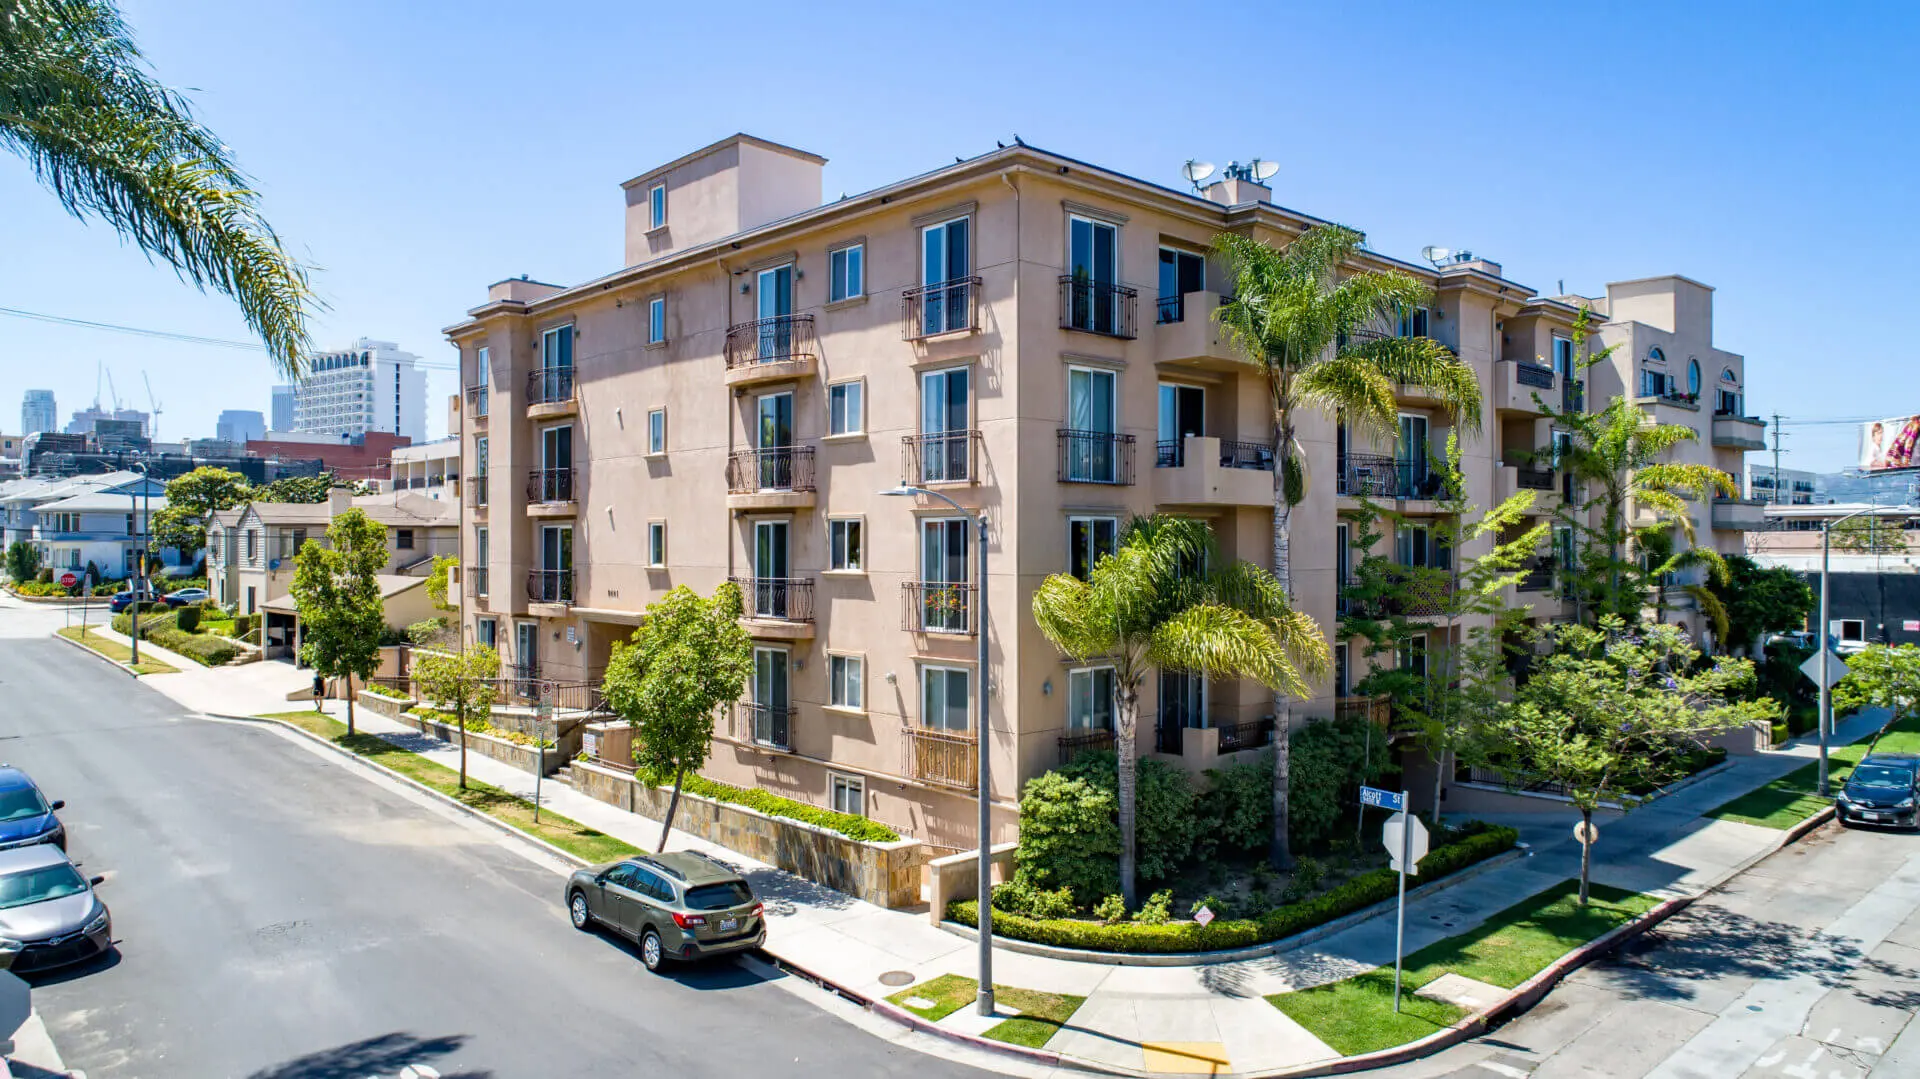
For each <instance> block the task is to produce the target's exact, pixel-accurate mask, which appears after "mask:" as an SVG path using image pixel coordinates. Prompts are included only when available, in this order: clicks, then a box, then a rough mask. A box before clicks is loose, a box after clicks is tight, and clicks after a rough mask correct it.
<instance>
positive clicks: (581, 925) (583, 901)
mask: <svg viewBox="0 0 1920 1079" xmlns="http://www.w3.org/2000/svg"><path fill="white" fill-rule="evenodd" d="M567 917H569V918H570V919H572V920H573V927H574V928H575V929H579V930H582V931H585V930H587V929H591V928H592V927H593V913H592V912H591V911H589V910H587V897H586V896H584V895H582V894H581V893H579V892H575V893H573V895H572V896H570V897H569V898H568V899H567Z"/></svg>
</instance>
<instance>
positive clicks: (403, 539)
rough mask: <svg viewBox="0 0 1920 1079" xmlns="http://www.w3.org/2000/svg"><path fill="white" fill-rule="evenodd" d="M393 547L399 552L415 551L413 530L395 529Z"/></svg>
mask: <svg viewBox="0 0 1920 1079" xmlns="http://www.w3.org/2000/svg"><path fill="white" fill-rule="evenodd" d="M393 547H394V549H395V550H397V551H411V550H413V529H411V528H396V529H394V532H393Z"/></svg>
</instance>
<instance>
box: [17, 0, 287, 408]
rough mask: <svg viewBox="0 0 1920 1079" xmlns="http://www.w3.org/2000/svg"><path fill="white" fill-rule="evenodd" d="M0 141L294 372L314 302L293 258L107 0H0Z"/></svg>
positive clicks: (216, 143)
mask: <svg viewBox="0 0 1920 1079" xmlns="http://www.w3.org/2000/svg"><path fill="white" fill-rule="evenodd" d="M0 146H5V147H6V148H7V149H10V150H12V151H13V152H15V153H17V154H19V155H20V156H21V157H24V158H25V159H26V160H27V163H28V164H29V165H30V166H31V167H32V168H33V172H34V175H35V176H36V177H37V178H38V179H39V180H40V182H41V183H43V184H45V185H46V186H47V187H48V188H50V189H51V190H52V191H53V194H54V197H55V198H57V199H59V200H60V204H61V205H62V206H64V207H66V209H67V212H68V213H71V214H73V215H74V216H75V217H78V218H81V219H82V220H85V219H87V218H90V217H91V218H98V219H100V220H102V221H105V222H106V223H107V224H109V225H111V226H113V228H114V229H116V230H118V231H119V233H120V234H121V235H122V236H124V237H126V238H127V239H129V240H132V241H133V242H134V243H135V244H136V245H138V246H139V247H140V249H141V250H142V251H145V252H146V253H147V254H148V256H150V257H152V258H157V259H160V260H161V261H163V262H165V263H167V264H168V265H170V266H172V267H173V268H174V270H175V272H177V273H179V274H180V276H181V277H183V278H185V279H187V280H188V281H191V282H192V283H193V284H194V285H196V286H198V287H200V288H202V289H205V288H213V289H216V290H218V291H220V292H222V293H225V294H226V295H228V296H230V297H232V298H233V299H234V300H235V301H236V302H238V303H239V305H240V310H241V312H242V313H243V314H244V315H245V317H246V320H247V325H248V326H250V327H251V328H252V329H253V331H254V332H255V333H257V334H258V335H259V336H260V339H261V341H262V342H263V343H264V344H265V345H266V349H267V353H268V355H269V356H271V357H272V359H273V362H274V364H275V366H276V367H278V368H279V369H280V370H281V371H282V372H284V373H286V374H287V375H290V376H293V375H298V374H299V373H300V369H301V363H302V360H303V358H304V357H305V355H306V352H307V329H306V325H307V317H308V315H309V314H310V313H311V312H312V311H314V310H316V309H318V308H319V306H320V305H319V303H318V301H317V300H316V299H315V297H314V295H313V292H312V291H311V289H310V288H309V287H308V284H307V273H306V270H305V268H303V267H302V266H301V265H300V264H299V263H298V262H296V261H295V260H294V259H293V258H292V256H290V255H289V254H288V253H287V251H286V248H285V247H284V246H282V244H281V242H280V238H279V237H278V236H276V235H275V234H274V231H273V229H272V228H271V227H270V226H269V225H268V224H267V222H266V219H265V218H264V217H263V216H262V215H261V212H260V204H259V203H260V200H259V195H258V193H257V192H255V191H253V190H251V189H250V188H249V187H248V186H247V179H246V177H245V176H244V175H243V174H242V173H241V172H240V170H239V168H238V166H236V165H235V164H234V162H233V159H232V157H231V155H230V154H229V152H228V150H227V147H226V145H225V144H223V143H222V142H221V141H220V140H219V138H218V137H217V136H215V135H214V133H213V132H211V131H209V130H207V129H206V128H205V127H203V126H201V124H200V123H199V122H198V121H196V120H195V119H194V118H193V115H192V112H191V110H190V109H189V107H188V104H187V101H186V99H185V98H184V97H183V96H181V95H180V94H179V93H178V92H176V91H174V90H171V89H169V88H167V87H165V86H162V85H161V84H160V83H158V82H157V81H155V80H154V78H153V77H152V76H151V75H150V74H149V73H148V72H147V69H146V64H145V61H144V59H143V57H142V56H141V54H140V50H139V47H138V46H136V45H135V44H134V42H133V36H132V34H131V33H130V32H129V30H128V29H127V25H126V23H125V22H124V21H123V20H122V19H121V17H120V12H119V10H118V9H117V8H115V6H114V5H113V3H112V2H111V0H0Z"/></svg>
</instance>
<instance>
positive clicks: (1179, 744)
mask: <svg viewBox="0 0 1920 1079" xmlns="http://www.w3.org/2000/svg"><path fill="white" fill-rule="evenodd" d="M1200 722H1202V723H1203V724H1204V723H1205V721H1204V720H1202V721H1200ZM1273 728H1274V721H1273V717H1272V716H1264V717H1262V718H1260V719H1254V720H1248V721H1247V722H1245V723H1225V724H1205V725H1201V726H1189V725H1187V724H1185V723H1182V722H1180V721H1179V720H1178V719H1173V720H1168V719H1164V718H1163V719H1162V720H1161V721H1160V722H1158V723H1156V724H1154V728H1153V751H1154V752H1155V753H1164V754H1167V755H1168V756H1174V757H1180V758H1183V760H1182V764H1183V766H1184V767H1185V768H1186V769H1187V770H1188V771H1191V772H1196V773H1197V772H1203V771H1205V770H1206V769H1209V768H1213V767H1216V766H1217V765H1218V764H1219V763H1220V758H1221V757H1224V756H1227V755H1228V754H1231V753H1239V752H1242V751H1244V750H1250V749H1264V748H1266V747H1267V746H1270V745H1272V744H1273Z"/></svg>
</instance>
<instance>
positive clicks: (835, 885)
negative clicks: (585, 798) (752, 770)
mask: <svg viewBox="0 0 1920 1079" xmlns="http://www.w3.org/2000/svg"><path fill="white" fill-rule="evenodd" d="M572 774H573V787H574V789H575V790H577V791H579V792H580V793H582V794H586V795H591V796H592V797H594V798H598V799H599V800H600V801H602V802H606V803H607V804H609V805H613V806H618V807H620V808H621V809H624V810H627V811H628V812H630V813H638V814H640V815H641V816H643V817H647V818H649V819H651V820H659V819H661V817H662V816H664V815H665V814H666V811H667V801H668V799H669V798H671V797H672V795H673V791H671V790H667V789H660V788H655V787H651V786H648V785H647V784H646V783H643V782H641V781H639V780H636V779H635V778H634V777H633V776H631V775H628V774H626V773H623V772H619V771H615V770H614V769H611V768H607V767H604V766H602V765H597V764H590V763H587V762H584V761H575V762H574V763H573V769H572ZM673 826H674V827H675V828H676V829H679V830H681V831H685V832H687V833H688V834H690V835H695V836H698V837H700V838H701V839H704V840H706V841H707V842H709V843H715V844H718V845H719V846H722V847H725V848H727V849H728V850H731V851H738V852H739V853H741V854H744V855H746V856H747V857H749V858H752V859H754V860H756V861H761V862H765V863H767V864H768V865H772V866H777V867H779V868H781V869H784V870H786V871H787V872H789V873H793V874H796V875H798V876H801V877H805V878H806V879H808V880H810V881H813V882H814V883H815V884H822V885H825V886H826V887H828V888H832V889H833V890H835V891H838V892H845V893H846V894H848V895H851V896H853V897H854V898H856V899H864V900H866V901H867V902H869V903H873V904H876V905H878V906H882V907H890V908H895V909H898V908H902V907H913V906H918V905H919V903H920V873H921V865H922V863H924V862H925V861H926V854H927V850H926V847H925V846H923V845H922V844H921V843H920V841H919V840H917V839H903V840H900V841H899V842H897V843H863V842H861V841H859V840H857V839H849V838H848V837H846V836H843V835H841V834H840V833H838V832H831V831H828V830H826V829H824V828H817V827H815V826H813V825H811V824H806V823H803V822H801V821H797V820H792V819H789V818H786V817H769V816H767V815H766V814H764V813H760V812H757V811H755V810H752V809H748V808H747V807H745V806H740V805H733V804H732V803H729V802H716V801H713V800H712V799H709V798H702V797H700V796H698V795H695V794H683V795H681V796H680V809H679V812H677V813H676V814H675V815H674V822H673Z"/></svg>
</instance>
